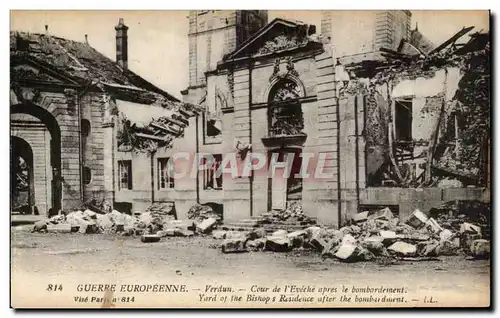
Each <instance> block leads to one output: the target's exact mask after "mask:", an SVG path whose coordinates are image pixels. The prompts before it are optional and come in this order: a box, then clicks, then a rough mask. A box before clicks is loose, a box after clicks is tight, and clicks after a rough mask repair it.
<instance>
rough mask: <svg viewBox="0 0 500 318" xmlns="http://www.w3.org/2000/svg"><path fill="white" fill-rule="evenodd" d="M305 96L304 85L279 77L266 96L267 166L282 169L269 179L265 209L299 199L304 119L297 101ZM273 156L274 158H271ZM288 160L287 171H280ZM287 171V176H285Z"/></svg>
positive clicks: (279, 206) (285, 206)
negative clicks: (272, 164)
mask: <svg viewBox="0 0 500 318" xmlns="http://www.w3.org/2000/svg"><path fill="white" fill-rule="evenodd" d="M301 97H304V92H303V86H302V85H300V82H298V81H297V80H295V79H293V78H280V79H276V81H275V82H273V83H272V86H271V87H270V89H269V95H268V97H267V98H268V100H267V103H268V105H267V106H268V107H267V119H268V131H267V137H266V138H263V139H262V141H263V143H264V145H265V146H266V147H267V148H268V163H270V164H271V162H273V163H275V164H276V166H280V167H281V168H278V169H275V170H274V169H273V170H274V171H277V173H275V174H274V175H272V176H271V177H270V178H268V189H269V192H268V210H282V209H286V208H287V207H288V205H289V204H290V203H292V202H293V201H301V200H302V181H303V180H302V178H301V177H299V176H298V175H299V173H300V168H301V165H302V157H301V154H302V146H303V144H304V142H305V139H306V137H307V135H306V134H305V133H304V117H303V113H302V105H301V103H300V98H301ZM273 157H274V159H272V158H273ZM289 161H290V164H291V166H290V169H289V170H286V169H284V168H283V166H284V165H288V162H289ZM284 172H288V173H284Z"/></svg>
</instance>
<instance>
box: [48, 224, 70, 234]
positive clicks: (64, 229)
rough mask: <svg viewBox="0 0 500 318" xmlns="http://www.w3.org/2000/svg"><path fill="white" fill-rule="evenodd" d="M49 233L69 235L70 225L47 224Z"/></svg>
mask: <svg viewBox="0 0 500 318" xmlns="http://www.w3.org/2000/svg"><path fill="white" fill-rule="evenodd" d="M47 232H49V233H71V224H49V225H47Z"/></svg>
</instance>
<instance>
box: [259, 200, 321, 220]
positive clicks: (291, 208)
mask: <svg viewBox="0 0 500 318" xmlns="http://www.w3.org/2000/svg"><path fill="white" fill-rule="evenodd" d="M260 218H261V220H260V222H259V223H261V224H273V223H280V222H283V221H288V222H300V223H301V224H315V223H316V221H315V220H314V219H311V218H310V217H308V216H307V215H305V214H304V210H303V209H302V204H301V203H300V202H292V203H290V204H289V205H288V207H287V208H286V209H285V210H273V211H271V212H268V213H263V214H261V215H260Z"/></svg>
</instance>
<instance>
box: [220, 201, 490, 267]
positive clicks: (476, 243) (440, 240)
mask: <svg viewBox="0 0 500 318" xmlns="http://www.w3.org/2000/svg"><path fill="white" fill-rule="evenodd" d="M213 237H214V238H216V239H224V241H223V242H222V243H221V248H222V251H223V252H224V253H232V252H233V253H234V252H248V251H259V250H263V251H273V252H288V251H291V250H293V249H311V250H314V251H317V252H318V253H321V255H322V256H323V257H325V258H336V259H339V260H340V261H345V262H356V261H372V260H380V261H387V260H388V259H390V260H397V259H403V260H424V259H429V258H435V257H437V256H439V255H459V254H462V255H470V256H473V257H474V258H488V257H489V253H490V252H489V251H490V247H489V241H488V240H485V239H484V238H483V237H482V229H481V227H479V226H477V225H474V224H472V223H468V222H465V220H463V221H462V223H461V224H460V227H458V228H457V227H449V226H447V224H446V223H444V224H440V223H439V222H437V221H436V220H435V219H434V218H432V217H428V216H427V215H426V214H425V213H423V212H421V211H420V210H415V211H414V213H413V214H412V215H411V217H410V218H409V219H408V220H406V222H401V221H400V220H399V218H398V217H395V216H394V214H393V213H392V211H391V210H390V209H389V208H384V209H381V210H376V211H366V212H361V213H358V214H357V215H355V216H354V217H353V219H352V220H351V222H350V224H349V225H347V226H344V227H342V228H341V229H338V230H337V229H328V228H325V227H321V226H317V225H315V226H310V227H308V228H306V229H304V230H299V231H292V232H290V231H286V230H278V231H275V232H273V233H272V234H270V235H268V234H267V233H266V231H262V229H255V230H253V231H250V232H246V233H245V232H234V231H214V232H213Z"/></svg>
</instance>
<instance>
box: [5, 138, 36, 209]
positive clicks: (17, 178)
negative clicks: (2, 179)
mask: <svg viewBox="0 0 500 318" xmlns="http://www.w3.org/2000/svg"><path fill="white" fill-rule="evenodd" d="M10 162H11V165H10V167H11V177H10V178H11V179H10V182H11V184H10V189H11V193H10V201H11V207H12V209H13V210H14V211H18V212H21V213H22V214H31V212H32V211H33V207H34V204H35V187H34V181H33V150H32V149H31V146H30V145H29V143H28V142H27V141H26V140H24V139H22V138H19V137H15V136H11V137H10Z"/></svg>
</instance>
